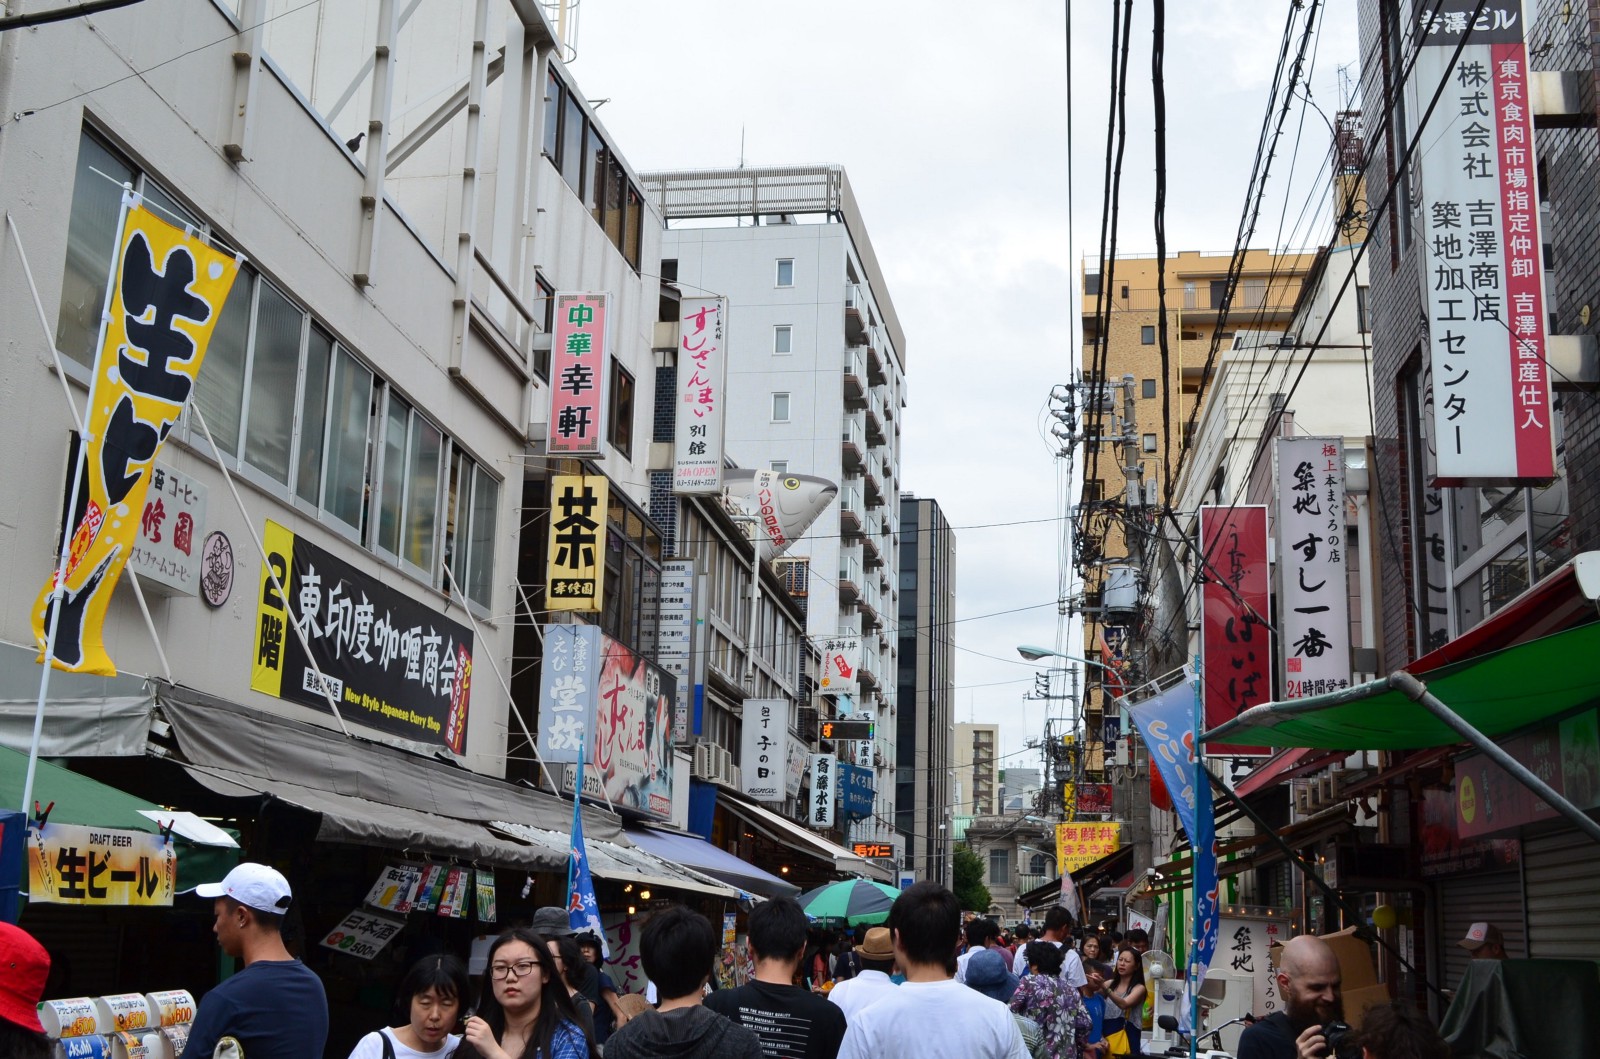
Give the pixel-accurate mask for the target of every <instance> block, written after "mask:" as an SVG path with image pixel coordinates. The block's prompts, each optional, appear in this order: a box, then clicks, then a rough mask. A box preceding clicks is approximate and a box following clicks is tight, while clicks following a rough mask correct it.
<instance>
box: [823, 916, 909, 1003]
mask: <svg viewBox="0 0 1600 1059" xmlns="http://www.w3.org/2000/svg"><path fill="white" fill-rule="evenodd" d="M856 956H858V957H860V962H861V970H859V971H857V972H856V973H855V976H854V977H851V978H846V979H844V980H843V981H840V982H834V983H833V988H832V989H830V990H829V991H828V999H829V1000H830V1001H832V1002H833V1003H835V1004H837V1005H839V1010H840V1011H843V1012H844V1017H845V1020H846V1021H848V1020H850V1019H853V1018H855V1017H856V1012H858V1011H860V1010H861V1009H862V1008H864V1007H867V1006H868V1005H869V1004H876V1003H877V1002H878V1001H880V1000H882V999H883V998H884V997H886V996H889V995H890V994H891V993H893V992H894V991H895V989H896V988H898V987H897V986H896V985H895V984H894V980H893V979H891V978H890V977H889V972H890V971H892V970H894V941H893V939H891V938H890V937H889V928H888V927H873V928H872V929H871V930H869V931H867V936H866V937H865V938H863V939H862V940H861V944H860V945H857V946H856Z"/></svg>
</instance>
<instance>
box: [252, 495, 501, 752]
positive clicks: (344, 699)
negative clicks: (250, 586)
mask: <svg viewBox="0 0 1600 1059" xmlns="http://www.w3.org/2000/svg"><path fill="white" fill-rule="evenodd" d="M263 542H264V545H265V547H266V551H267V562H268V563H270V564H271V570H272V571H273V572H275V573H276V574H277V576H278V583H279V584H281V585H282V586H283V590H284V592H285V593H286V595H287V598H283V597H280V596H279V595H278V590H277V589H276V588H275V587H274V586H273V583H272V578H271V577H269V576H268V572H267V570H266V569H263V570H262V572H261V585H260V595H259V596H258V599H259V605H258V611H259V613H258V615H257V619H256V647H255V663H254V666H253V668H252V670H251V676H250V686H251V687H252V688H254V689H255V690H257V691H261V692H265V693H266V694H268V695H272V696H275V697H277V698H280V699H288V700H289V701H290V702H298V703H300V704H301V705H302V706H311V707H313V708H316V709H327V707H328V698H327V695H325V694H324V689H323V686H322V684H320V683H319V682H318V680H317V670H316V669H313V668H312V665H311V659H309V658H307V657H306V653H305V649H304V648H303V647H301V646H300V637H299V636H296V635H295V632H294V629H293V628H291V623H292V624H293V625H298V626H299V627H300V631H301V632H302V633H304V634H305V640H306V643H308V644H309V645H310V646H311V656H312V658H314V659H315V660H316V665H317V668H318V669H321V671H322V676H323V678H324V679H325V680H326V681H327V685H326V688H327V692H328V693H329V694H331V695H332V696H333V698H334V701H336V702H338V704H339V712H340V714H342V715H343V716H344V717H345V718H346V719H347V720H352V721H357V722H359V723H361V724H365V725H368V726H370V727H372V728H376V729H378V730H379V731H383V732H389V733H391V734H393V735H398V736H403V737H405V738H407V739H415V740H417V741H419V742H423V743H436V744H438V745H440V746H445V747H448V748H450V750H452V751H454V752H455V753H457V754H459V753H461V748H462V746H463V744H464V741H465V739H466V734H467V707H468V705H469V703H470V698H471V694H472V632H471V631H470V630H469V629H467V628H466V627H465V626H462V625H458V624H456V623H455V622H453V621H451V620H450V619H449V618H446V617H445V616H444V615H442V614H440V613H439V612H438V611H436V610H433V609H432V608H431V607H426V606H424V605H423V604H421V603H419V602H417V601H416V600H414V599H412V598H411V597H410V596H407V595H405V594H404V593H402V592H397V591H395V590H394V589H392V588H389V587H388V586H387V585H384V584H382V583H380V582H378V581H377V580H375V579H373V578H371V577H368V576H367V575H366V574H363V573H361V572H360V571H359V570H357V569H356V568H355V567H353V566H351V565H350V564H349V563H346V562H344V561H343V560H341V559H336V558H334V557H333V556H332V555H330V554H329V553H327V552H325V551H323V550H322V549H321V548H318V547H317V546H316V545H314V544H311V543H310V542H308V541H305V540H303V539H301V538H299V537H297V536H295V534H294V532H293V531H291V530H288V529H286V528H284V527H283V526H280V525H278V524H277V523H276V522H270V521H269V522H268V523H267V526H266V533H265V535H264V538H263Z"/></svg>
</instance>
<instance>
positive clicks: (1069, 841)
mask: <svg viewBox="0 0 1600 1059" xmlns="http://www.w3.org/2000/svg"><path fill="white" fill-rule="evenodd" d="M1121 833H1122V825H1121V824H1057V825H1056V871H1058V872H1059V873H1061V874H1062V875H1065V874H1066V873H1067V872H1069V871H1077V870H1078V869H1079V868H1082V867H1084V866H1085V865H1088V864H1093V863H1094V862H1095V861H1097V860H1099V859H1100V858H1101V857H1103V856H1105V855H1106V854H1107V853H1115V852H1116V851H1117V850H1118V849H1120V848H1122V840H1121Z"/></svg>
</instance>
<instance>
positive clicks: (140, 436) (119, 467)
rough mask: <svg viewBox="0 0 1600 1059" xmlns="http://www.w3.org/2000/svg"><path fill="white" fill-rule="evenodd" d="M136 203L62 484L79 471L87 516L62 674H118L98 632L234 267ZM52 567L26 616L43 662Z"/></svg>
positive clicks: (62, 645)
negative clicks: (75, 450) (79, 435)
mask: <svg viewBox="0 0 1600 1059" xmlns="http://www.w3.org/2000/svg"><path fill="white" fill-rule="evenodd" d="M141 201H142V200H140V199H139V197H138V196H136V195H134V194H133V193H132V192H125V193H124V195H123V202H122V205H123V214H122V224H121V231H120V241H119V243H118V246H117V253H116V259H115V268H116V272H115V274H114V275H113V276H112V282H111V284H110V292H111V304H109V305H107V306H106V307H105V317H104V325H103V327H102V335H103V338H102V341H101V344H100V351H99V355H98V356H97V357H96V359H95V365H94V378H93V380H92V381H91V383H90V386H89V401H88V404H87V406H86V408H87V416H86V420H85V422H84V432H85V435H86V436H87V437H88V438H89V443H88V444H87V445H86V446H84V447H83V451H82V454H81V456H80V458H79V459H77V460H74V461H73V465H74V470H73V472H71V473H69V475H68V480H69V483H70V482H71V481H72V479H73V477H74V476H77V481H78V486H77V490H78V493H79V497H80V501H79V503H78V504H77V505H75V506H77V507H81V509H82V511H83V515H82V517H81V518H78V519H76V520H75V522H74V523H72V524H71V525H72V536H71V543H70V545H69V547H68V552H67V564H66V577H65V580H64V582H63V584H62V589H61V599H60V602H59V616H58V620H56V621H55V624H56V626H57V628H56V634H55V642H54V645H53V647H54V650H53V654H52V656H51V658H50V659H49V661H50V664H51V665H53V666H54V667H55V668H57V669H65V670H70V671H72V672H77V673H94V674H96V675H99V676H115V675H116V672H117V669H116V665H115V664H114V663H113V662H112V660H111V657H110V656H109V655H108V654H107V653H106V650H105V644H104V642H103V640H102V634H101V628H102V626H103V624H104V622H105V616H106V608H107V607H108V606H110V604H111V593H112V590H113V589H114V588H115V587H116V583H117V579H118V577H119V576H120V575H121V573H122V569H123V566H124V565H125V564H126V563H127V562H128V561H129V559H131V558H132V557H133V553H134V551H135V549H137V548H138V547H139V540H138V538H139V532H140V529H141V526H142V525H143V524H144V522H145V521H146V518H147V515H146V505H145V498H146V497H147V495H148V494H149V490H150V485H151V479H152V477H153V476H154V473H155V458H156V454H157V452H159V451H160V449H161V445H162V443H163V442H164V441H166V439H167V434H168V433H169V432H170V431H171V430H172V428H173V426H174V425H175V424H176V423H177V421H178V417H179V416H180V415H182V414H183V410H184V406H185V405H187V404H188V402H189V396H190V394H191V393H193V391H194V385H195V379H196V377H197V376H198V375H199V373H200V365H201V363H202V362H203V361H204V359H205V354H206V346H207V344H208V343H209V342H210V340H211V332H212V330H213V328H214V327H215V326H216V322H217V317H218V316H220V315H221V314H222V306H223V303H224V302H225V301H226V300H227V297H228V291H229V289H230V288H231V287H232V286H233V281H234V277H235V276H237V275H238V271H239V259H238V258H236V257H233V256H229V255H225V254H221V253H218V252H217V251H215V250H213V249H211V248H210V247H209V246H207V245H206V244H205V242H204V241H203V240H201V239H198V238H195V237H194V236H191V235H189V234H188V233H186V232H185V231H184V230H183V229H181V228H176V227H174V226H173V225H171V224H168V223H167V222H166V221H164V220H162V219H161V218H159V217H157V216H156V215H155V214H154V213H152V212H150V211H149V210H147V209H145V208H144V206H143V205H141ZM79 464H81V465H82V468H83V473H82V474H81V475H77V467H78V465H79ZM70 491H71V487H70V486H69V497H70ZM57 572H58V571H57V570H56V569H54V568H52V570H51V572H50V577H49V578H48V580H47V581H46V582H45V586H44V588H43V590H42V591H41V592H40V593H39V595H38V597H37V598H36V599H35V600H34V604H33V610H32V612H31V621H32V625H33V634H34V638H35V640H36V641H37V643H38V645H39V661H41V662H43V661H45V648H46V646H47V643H48V641H49V635H50V625H51V622H52V614H53V613H54V612H55V611H56V609H57V601H56V575H57Z"/></svg>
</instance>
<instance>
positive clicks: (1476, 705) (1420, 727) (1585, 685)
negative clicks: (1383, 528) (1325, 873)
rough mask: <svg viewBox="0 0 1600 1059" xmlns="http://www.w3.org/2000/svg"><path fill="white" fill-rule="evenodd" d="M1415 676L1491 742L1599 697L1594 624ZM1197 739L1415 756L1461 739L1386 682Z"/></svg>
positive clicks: (1249, 718)
mask: <svg viewBox="0 0 1600 1059" xmlns="http://www.w3.org/2000/svg"><path fill="white" fill-rule="evenodd" d="M1418 676H1419V678H1420V679H1422V680H1423V681H1425V682H1426V684H1427V686H1428V690H1429V691H1430V692H1432V693H1433V694H1434V695H1435V696H1436V697H1438V698H1439V699H1440V700H1442V701H1443V702H1445V703H1447V704H1448V705H1449V706H1450V708H1451V709H1452V710H1454V711H1455V712H1456V713H1457V714H1459V715H1460V716H1461V718H1462V719H1463V720H1465V721H1466V722H1467V723H1468V724H1470V725H1472V727H1473V728H1476V729H1477V730H1478V731H1479V732H1482V733H1483V734H1484V735H1486V736H1488V737H1489V738H1490V739H1499V738H1500V737H1502V736H1505V735H1508V734H1510V733H1512V732H1515V731H1518V730H1520V729H1523V728H1527V727H1529V726H1531V725H1535V724H1538V723H1539V722H1540V721H1543V720H1547V719H1549V718H1552V717H1557V716H1559V715H1561V714H1563V713H1566V712H1568V711H1569V710H1572V709H1574V708H1576V707H1578V706H1582V705H1583V704H1584V703H1587V702H1592V701H1594V700H1595V699H1597V698H1600V622H1591V623H1589V624H1588V625H1582V626H1579V627H1578V628H1576V629H1568V630H1567V631H1565V632H1559V633H1555V634H1554V635H1551V636H1546V637H1543V638H1541V639H1538V640H1531V641H1529V642H1528V643H1523V644H1518V645H1516V646H1515V647H1507V648H1505V649H1503V650H1500V651H1494V652H1492V653H1490V654H1486V655H1480V656H1479V657H1477V658H1472V659H1468V660H1467V661H1464V662H1457V663H1456V664H1454V665H1450V666H1444V667H1442V668H1440V669H1436V670H1433V671H1432V672H1429V673H1426V674H1418ZM1201 739H1202V740H1203V741H1205V742H1227V743H1233V744H1237V745H1242V746H1272V747H1318V748H1323V749H1327V750H1417V749H1421V748H1424V747H1437V746H1449V745H1451V744H1453V743H1460V742H1462V741H1463V739H1462V736H1461V735H1460V733H1458V732H1457V731H1455V730H1454V729H1452V728H1450V727H1449V726H1448V725H1446V724H1445V723H1444V722H1443V721H1441V720H1440V719H1439V718H1437V717H1436V716H1435V715H1434V714H1432V713H1430V712H1429V711H1428V710H1427V709H1425V708H1424V707H1423V706H1422V705H1420V704H1419V703H1417V702H1416V701H1414V700H1413V699H1412V698H1411V697H1410V696H1408V695H1406V694H1405V693H1404V692H1403V691H1400V690H1399V689H1397V688H1395V687H1393V686H1392V683H1391V681H1390V680H1389V679H1388V678H1385V679H1384V680H1375V681H1372V682H1371V683H1368V684H1361V685H1359V686H1357V687H1353V688H1346V689H1344V690H1342V691H1335V692H1330V693H1328V694H1326V695H1317V696H1314V697H1312V698H1306V699H1290V700H1288V701H1285V702H1269V703H1266V704H1265V705H1261V706H1253V707H1251V708H1250V709H1248V710H1246V711H1244V712H1243V713H1241V714H1240V715H1239V716H1238V717H1236V718H1234V719H1233V720H1232V721H1229V722H1227V723H1226V724H1222V725H1219V726H1218V727H1216V728H1213V729H1212V730H1211V731H1209V732H1206V733H1205V734H1204V735H1203V736H1201Z"/></svg>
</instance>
